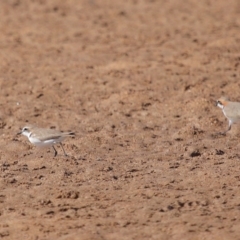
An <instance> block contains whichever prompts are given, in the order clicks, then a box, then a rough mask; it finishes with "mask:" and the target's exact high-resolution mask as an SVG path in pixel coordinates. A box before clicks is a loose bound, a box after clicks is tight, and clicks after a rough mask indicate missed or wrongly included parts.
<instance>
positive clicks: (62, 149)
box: [59, 142, 67, 157]
mask: <svg viewBox="0 0 240 240" xmlns="http://www.w3.org/2000/svg"><path fill="white" fill-rule="evenodd" d="M59 144H60V145H61V147H62V150H63V152H64V155H65V156H66V157H67V154H66V152H65V150H64V148H63V145H62V143H61V142H60V143H59Z"/></svg>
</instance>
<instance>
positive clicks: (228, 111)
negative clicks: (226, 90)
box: [217, 97, 240, 134]
mask: <svg viewBox="0 0 240 240" xmlns="http://www.w3.org/2000/svg"><path fill="white" fill-rule="evenodd" d="M217 106H218V107H219V108H221V109H222V111H223V114H224V115H225V117H226V118H227V119H228V129H227V130H226V131H225V132H223V133H222V134H226V133H227V132H228V131H230V130H231V126H232V124H234V123H237V122H240V102H231V101H229V100H228V99H227V98H225V97H221V98H220V99H218V100H217Z"/></svg>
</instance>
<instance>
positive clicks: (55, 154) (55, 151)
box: [52, 146, 57, 157]
mask: <svg viewBox="0 0 240 240" xmlns="http://www.w3.org/2000/svg"><path fill="white" fill-rule="evenodd" d="M52 147H53V149H54V157H56V156H57V150H56V149H55V147H54V146H52Z"/></svg>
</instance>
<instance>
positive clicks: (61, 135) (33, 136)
mask: <svg viewBox="0 0 240 240" xmlns="http://www.w3.org/2000/svg"><path fill="white" fill-rule="evenodd" d="M18 134H22V135H24V136H26V137H28V140H29V141H30V142H31V143H32V144H34V145H35V146H38V147H48V146H52V147H53V149H54V157H56V156H57V150H56V149H55V147H54V144H57V143H59V144H60V146H61V147H62V150H63V152H64V155H65V156H67V154H66V152H65V150H64V148H63V145H62V141H63V140H64V139H65V138H66V137H68V136H74V135H75V134H74V133H73V132H60V131H57V130H55V129H46V128H38V127H35V126H32V125H29V126H25V127H24V128H23V129H22V130H21V132H19V133H18Z"/></svg>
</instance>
